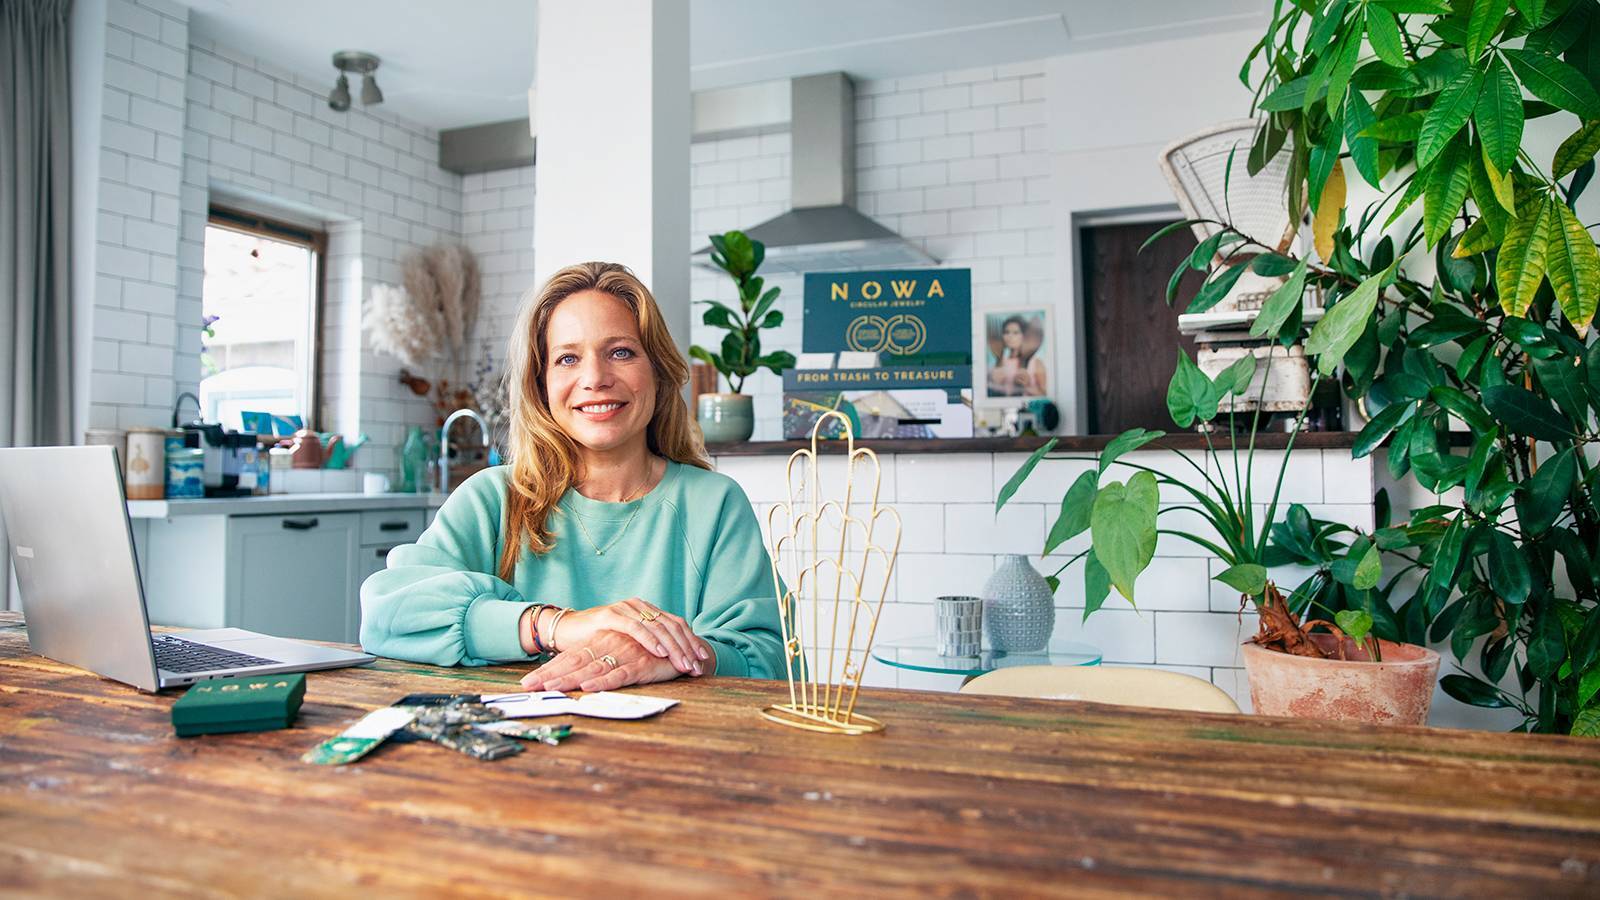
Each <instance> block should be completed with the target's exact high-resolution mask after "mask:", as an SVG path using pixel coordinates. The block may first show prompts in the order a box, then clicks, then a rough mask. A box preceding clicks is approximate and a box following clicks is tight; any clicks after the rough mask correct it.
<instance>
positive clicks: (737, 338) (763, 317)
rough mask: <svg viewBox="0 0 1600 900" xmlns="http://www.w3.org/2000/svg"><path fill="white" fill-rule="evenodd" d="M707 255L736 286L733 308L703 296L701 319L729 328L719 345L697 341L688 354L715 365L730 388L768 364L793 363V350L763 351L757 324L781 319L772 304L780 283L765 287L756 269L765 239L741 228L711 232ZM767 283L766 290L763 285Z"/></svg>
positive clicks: (777, 367) (776, 367) (776, 370)
mask: <svg viewBox="0 0 1600 900" xmlns="http://www.w3.org/2000/svg"><path fill="white" fill-rule="evenodd" d="M711 247H712V250H711V261H712V262H713V263H715V264H716V266H717V267H718V268H720V269H722V271H724V272H727V273H728V276H729V277H731V278H732V279H733V283H734V285H735V286H736V287H737V288H738V290H739V307H738V308H737V309H735V308H733V307H731V306H729V305H727V304H726V303H721V302H718V301H716V300H701V301H700V302H701V303H704V304H705V305H706V311H705V314H704V315H703V316H702V317H701V321H702V322H704V323H705V324H707V325H712V326H715V327H717V328H723V329H726V330H727V332H728V333H727V335H725V336H724V337H723V339H722V345H721V348H720V351H714V350H708V349H706V348H705V347H702V346H700V345H699V344H695V345H694V346H692V347H690V348H689V355H690V356H691V357H693V358H695V359H697V360H700V361H701V362H703V363H706V364H708V365H711V366H714V367H715V368H716V370H717V371H718V372H719V373H721V375H722V377H723V378H726V379H727V380H728V388H729V389H730V390H731V391H733V393H735V394H737V393H740V392H741V391H742V390H743V389H744V382H745V379H746V378H749V377H750V376H751V375H754V374H755V373H756V372H757V371H758V370H760V369H770V370H771V371H772V373H773V374H774V375H781V374H783V370H784V369H790V368H793V367H794V363H795V359H794V354H792V353H790V352H788V351H787V350H779V351H776V352H773V353H768V354H766V355H764V356H763V355H762V353H761V330H762V329H763V328H776V327H778V326H779V325H782V324H783V311H782V310H778V309H773V304H775V303H776V302H777V301H778V295H779V293H781V289H780V288H776V287H772V288H767V287H766V283H765V279H763V278H762V277H761V276H760V275H757V274H756V270H757V269H759V268H761V262H762V260H763V259H764V258H765V257H766V252H767V248H766V245H764V244H762V243H761V242H760V241H756V240H751V239H750V237H749V236H748V235H746V234H745V233H744V232H742V231H730V232H727V233H726V234H713V235H712V236H711ZM764 288H765V290H763V289H764Z"/></svg>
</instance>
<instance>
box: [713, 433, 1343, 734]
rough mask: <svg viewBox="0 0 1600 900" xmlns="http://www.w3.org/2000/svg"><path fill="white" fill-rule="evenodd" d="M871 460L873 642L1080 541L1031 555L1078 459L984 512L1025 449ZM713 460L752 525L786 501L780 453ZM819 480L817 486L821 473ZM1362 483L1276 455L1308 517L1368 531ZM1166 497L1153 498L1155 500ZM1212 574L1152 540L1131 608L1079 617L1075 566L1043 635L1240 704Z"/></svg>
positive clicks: (1294, 579)
mask: <svg viewBox="0 0 1600 900" xmlns="http://www.w3.org/2000/svg"><path fill="white" fill-rule="evenodd" d="M1192 456H1193V454H1191V457H1192ZM1124 458H1125V459H1127V460H1129V461H1131V462H1136V463H1138V464H1140V465H1146V466H1150V467H1152V468H1156V469H1159V470H1161V471H1163V472H1166V473H1169V474H1171V475H1173V476H1174V477H1177V478H1185V477H1188V476H1189V475H1192V474H1194V470H1193V469H1191V468H1190V467H1189V466H1188V464H1187V463H1185V462H1184V461H1183V460H1182V459H1180V458H1179V456H1178V455H1177V453H1176V452H1174V451H1161V450H1157V451H1141V452H1138V453H1134V454H1130V455H1128V456H1127V457H1124ZM1282 458H1283V454H1282V452H1281V451H1264V452H1259V453H1258V454H1257V473H1256V480H1257V482H1258V484H1257V488H1256V490H1257V492H1258V493H1257V495H1258V496H1259V495H1260V494H1259V491H1260V490H1261V485H1262V484H1265V486H1266V488H1267V489H1268V490H1270V487H1271V477H1272V476H1273V475H1275V473H1276V471H1277V467H1278V465H1279V464H1280V462H1281V460H1282ZM878 459H879V461H880V465H881V467H882V472H883V474H882V477H881V480H880V486H879V495H878V496H879V500H880V502H882V503H884V504H887V505H890V506H893V507H894V509H895V511H896V512H897V513H898V514H899V516H900V520H901V523H902V526H901V538H900V554H899V557H898V560H897V562H896V564H895V572H894V574H893V577H892V579H891V583H890V585H889V589H888V593H887V594H886V596H885V600H884V607H883V614H882V618H881V620H880V622H879V626H878V639H879V640H883V639H892V638H899V637H912V636H916V635H925V634H931V633H932V631H933V598H934V597H936V596H939V595H940V594H971V595H977V594H979V593H981V591H982V588H983V584H984V581H985V580H986V579H987V578H988V577H989V573H990V572H991V571H993V569H994V567H995V566H996V565H997V564H998V563H999V561H1000V559H1001V557H1002V556H1004V555H1005V554H1009V553H1025V554H1027V555H1028V556H1029V559H1030V562H1031V563H1032V564H1033V566H1034V568H1036V569H1038V570H1039V571H1040V572H1042V573H1044V574H1050V573H1052V572H1054V571H1055V570H1056V569H1057V568H1059V567H1060V566H1061V564H1062V563H1065V562H1066V561H1067V560H1068V559H1069V558H1071V556H1072V555H1073V554H1075V553H1077V552H1078V551H1079V550H1081V549H1083V547H1084V546H1086V541H1087V536H1086V535H1085V536H1080V537H1078V538H1075V539H1073V540H1072V541H1069V542H1068V543H1067V544H1066V545H1065V546H1063V547H1061V548H1059V549H1058V550H1057V551H1056V553H1055V554H1052V556H1051V557H1050V558H1048V559H1041V558H1040V557H1039V555H1038V554H1039V550H1040V549H1041V548H1042V547H1043V546H1044V536H1045V534H1046V532H1047V531H1048V529H1049V527H1050V524H1051V523H1052V522H1054V519H1055V516H1056V514H1057V513H1058V512H1059V510H1060V505H1061V497H1062V495H1063V494H1064V493H1065V492H1066V489H1067V486H1068V485H1070V484H1071V483H1072V480H1073V479H1074V478H1076V477H1077V476H1078V473H1079V472H1081V471H1083V470H1084V469H1085V468H1086V467H1088V466H1090V465H1092V463H1091V462H1089V461H1087V460H1084V461H1077V460H1070V459H1047V460H1044V461H1043V462H1041V463H1040V464H1039V466H1038V467H1037V468H1036V469H1035V470H1034V471H1033V473H1032V475H1030V476H1029V478H1028V480H1027V481H1025V482H1024V483H1023V486H1022V488H1021V490H1019V491H1018V492H1017V493H1016V495H1015V496H1014V497H1013V498H1012V499H1011V500H1010V501H1009V502H1008V503H1007V504H1006V506H1005V508H1004V509H1002V510H1001V511H1000V513H999V514H998V515H996V514H995V511H994V498H995V497H996V496H997V495H998V494H999V492H1000V488H1001V487H1002V486H1004V485H1005V483H1006V482H1007V481H1008V480H1009V479H1010V478H1011V476H1012V474H1013V473H1014V472H1016V470H1017V469H1018V468H1019V467H1020V466H1021V465H1022V463H1023V461H1024V460H1025V459H1027V455H1026V454H1022V453H950V454H895V453H880V454H879V456H878ZM715 462H716V466H717V471H719V472H722V473H723V474H725V475H728V476H729V477H731V478H733V479H734V480H735V481H737V482H738V483H739V485H740V486H741V487H742V488H743V489H744V491H745V493H746V494H747V495H748V496H749V498H750V501H751V503H752V504H753V505H754V506H755V508H756V513H757V517H758V518H760V519H761V520H762V525H763V528H765V527H766V519H765V517H766V514H767V510H768V509H770V508H771V507H772V506H773V505H774V504H775V503H777V502H779V501H782V500H784V499H786V497H787V494H786V487H785V481H784V472H785V464H786V457H782V456H722V457H718V458H716V460H715ZM839 463H840V461H839V459H837V458H833V457H824V460H823V465H824V466H838V465H839ZM823 477H824V478H827V473H826V472H824V474H823ZM1107 477H1108V478H1125V477H1126V473H1122V474H1119V473H1118V472H1117V470H1116V468H1115V467H1113V469H1112V470H1111V472H1109V473H1108V475H1107ZM1372 477H1373V474H1372V466H1371V462H1370V460H1352V459H1351V458H1350V453H1349V451H1348V450H1299V451H1296V452H1294V453H1293V454H1291V456H1290V462H1289V473H1288V475H1287V476H1286V477H1285V479H1284V494H1283V498H1284V500H1285V501H1286V502H1298V503H1304V504H1306V506H1307V508H1308V509H1309V510H1310V511H1311V512H1312V513H1313V514H1314V515H1317V516H1320V517H1323V518H1327V519H1334V520H1338V521H1341V522H1345V523H1348V524H1351V525H1355V526H1358V527H1360V528H1363V529H1366V530H1371V528H1372V502H1371V498H1372V494H1373V490H1372ZM857 496H859V491H858V494H857ZM1179 499H1180V498H1179V497H1165V498H1163V502H1165V503H1168V504H1171V503H1173V502H1175V501H1177V500H1179ZM1261 512H1262V513H1265V509H1264V508H1263V509H1262V510H1261ZM1166 521H1167V517H1166V516H1163V522H1164V523H1165V522H1166ZM1164 527H1166V526H1165V525H1164ZM1220 571H1221V565H1220V563H1219V562H1218V561H1217V560H1215V559H1213V558H1211V557H1210V556H1209V555H1208V554H1207V553H1206V552H1205V551H1204V550H1202V549H1200V548H1198V547H1195V546H1194V545H1192V544H1189V543H1187V542H1184V541H1176V540H1171V539H1168V538H1165V537H1164V538H1163V540H1162V541H1161V542H1160V543H1158V545H1157V550H1156V558H1155V561H1154V562H1153V563H1151V565H1150V568H1149V569H1148V570H1147V571H1146V572H1145V574H1144V575H1143V576H1141V577H1140V578H1139V581H1138V583H1137V585H1136V592H1135V596H1136V597H1137V599H1138V608H1137V609H1134V608H1132V607H1130V606H1129V605H1128V603H1127V602H1126V601H1125V600H1123V599H1122V598H1121V596H1120V595H1118V594H1115V593H1113V594H1112V596H1111V597H1110V598H1109V599H1107V601H1106V604H1105V606H1104V607H1103V608H1101V609H1100V610H1099V611H1097V612H1096V613H1095V614H1094V615H1092V616H1090V617H1089V619H1088V621H1087V622H1085V621H1084V620H1083V587H1082V585H1083V575H1082V566H1081V564H1074V565H1073V566H1072V567H1071V568H1069V569H1068V570H1067V571H1065V572H1063V573H1062V576H1061V577H1062V586H1061V589H1060V591H1058V592H1057V594H1056V636H1057V637H1058V638H1073V639H1081V640H1083V641H1086V642H1088V643H1092V644H1094V645H1096V646H1098V647H1099V648H1100V649H1101V651H1102V653H1103V654H1104V657H1105V662H1106V663H1107V664H1119V663H1120V664H1131V665H1142V666H1156V667H1159V668H1165V669H1173V670H1176V671H1181V672H1185V673H1187V674H1190V675H1196V676H1198V677H1201V678H1205V679H1206V680H1208V681H1211V682H1213V683H1215V684H1217V685H1218V686H1219V687H1221V688H1222V689H1223V690H1225V691H1227V692H1228V693H1229V694H1231V695H1233V697H1234V698H1235V699H1236V700H1237V701H1238V702H1239V704H1240V706H1241V707H1243V708H1245V709H1249V706H1250V697H1249V690H1248V688H1247V687H1246V685H1245V681H1244V677H1243V670H1242V668H1241V666H1242V665H1243V663H1242V662H1241V660H1240V658H1239V644H1240V642H1242V641H1244V640H1245V639H1246V638H1248V637H1249V636H1250V635H1251V634H1252V633H1254V631H1255V616H1254V615H1253V614H1251V613H1245V614H1241V613H1240V611H1239V598H1238V595H1237V594H1236V593H1231V592H1230V591H1229V590H1228V589H1227V588H1225V587H1222V586H1221V585H1218V584H1217V583H1216V582H1213V581H1212V580H1211V576H1213V575H1215V574H1216V573H1217V572H1220ZM1274 574H1275V577H1277V578H1278V579H1279V580H1280V581H1281V582H1283V583H1285V584H1287V585H1294V584H1298V583H1299V580H1300V579H1301V578H1303V577H1304V574H1305V573H1303V572H1297V571H1294V570H1292V569H1290V570H1285V571H1278V572H1275V573H1274ZM866 683H868V684H872V685H878V686H886V687H907V688H925V689H935V690H954V689H955V688H956V687H958V686H959V684H960V679H959V677H957V676H941V675H929V674H923V673H918V672H911V671H906V670H897V669H891V668H889V667H887V666H885V665H883V664H882V663H879V662H873V663H871V664H870V665H869V666H868V668H867V675H866Z"/></svg>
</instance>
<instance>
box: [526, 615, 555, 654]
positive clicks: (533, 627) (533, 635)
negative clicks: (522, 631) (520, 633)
mask: <svg viewBox="0 0 1600 900" xmlns="http://www.w3.org/2000/svg"><path fill="white" fill-rule="evenodd" d="M552 605H553V604H550V603H535V604H534V605H532V606H530V607H528V643H529V644H532V645H533V652H534V653H549V652H550V651H549V650H548V649H546V648H545V645H544V642H543V641H541V640H539V613H541V612H544V611H545V610H546V609H548V608H550V607H551V606H552Z"/></svg>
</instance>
